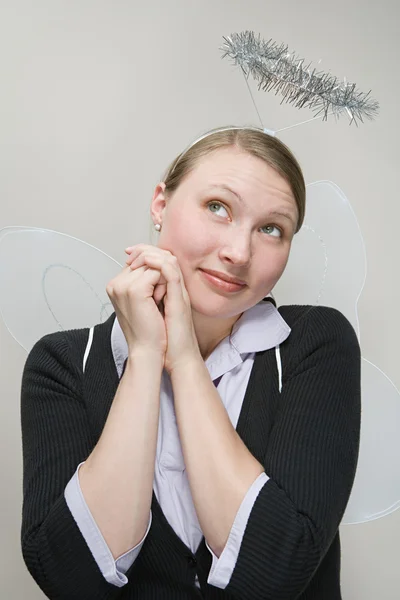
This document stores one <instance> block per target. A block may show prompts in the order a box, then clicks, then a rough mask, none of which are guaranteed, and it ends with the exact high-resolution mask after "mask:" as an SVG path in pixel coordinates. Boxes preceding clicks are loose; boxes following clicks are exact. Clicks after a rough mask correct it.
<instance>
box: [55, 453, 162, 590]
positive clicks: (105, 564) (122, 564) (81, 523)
mask: <svg viewBox="0 0 400 600" xmlns="http://www.w3.org/2000/svg"><path fill="white" fill-rule="evenodd" d="M82 465H83V462H81V463H80V464H79V465H78V467H77V469H76V471H75V473H74V475H73V477H72V478H71V479H70V481H69V482H68V484H67V486H66V488H65V491H64V496H65V501H66V503H67V505H68V508H69V510H70V511H71V513H72V516H73V517H74V519H75V521H76V524H77V526H78V528H79V530H80V532H81V534H82V536H83V537H84V539H85V541H86V543H87V545H88V546H89V549H90V551H91V553H92V555H93V558H94V559H95V561H96V563H97V565H98V567H99V569H100V571H101V572H102V574H103V576H104V578H105V579H106V580H107V581H108V582H109V583H111V584H113V585H115V586H117V587H122V586H124V585H125V584H126V583H128V578H127V577H126V575H125V573H126V572H127V571H128V569H129V567H131V565H132V564H133V563H134V561H135V560H136V558H137V556H138V554H139V552H140V550H141V548H142V546H143V543H144V540H145V539H146V536H147V534H148V532H149V530H150V526H151V521H152V514H151V511H150V519H149V524H148V527H147V530H146V533H145V535H144V537H143V539H142V540H141V541H140V542H139V544H137V545H136V546H135V547H134V548H131V549H130V550H128V552H125V553H124V554H122V555H121V556H119V557H118V558H117V560H114V557H113V555H112V552H111V550H110V549H109V547H108V545H107V542H106V541H105V539H104V537H103V535H102V533H101V531H100V529H99V527H98V525H97V523H96V521H95V520H94V518H93V516H92V513H91V512H90V510H89V507H88V505H87V504H86V501H85V498H84V496H83V493H82V490H81V487H80V484H79V476H78V472H79V468H80V467H81V466H82Z"/></svg>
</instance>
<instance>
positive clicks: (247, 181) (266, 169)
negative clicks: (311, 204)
mask: <svg viewBox="0 0 400 600" xmlns="http://www.w3.org/2000/svg"><path fill="white" fill-rule="evenodd" d="M188 183H190V184H191V185H195V186H196V187H198V188H201V189H202V190H208V189H210V190H211V189H212V188H215V187H219V186H221V189H224V187H225V186H227V187H229V188H231V189H233V190H234V191H235V192H236V193H237V194H238V195H240V196H241V197H243V199H244V200H246V199H248V200H250V199H251V200H252V201H254V199H255V198H259V199H260V200H263V201H265V200H267V199H274V200H276V201H281V202H283V203H285V204H286V206H287V207H289V206H291V207H292V209H294V210H295V211H297V206H296V202H295V199H294V195H293V192H292V188H291V186H290V184H289V183H288V181H286V179H285V178H284V177H283V176H282V175H280V173H278V171H276V170H275V169H274V168H273V167H271V166H270V165H269V164H267V162H266V161H265V160H263V159H261V158H258V157H256V156H253V155H252V154H249V153H248V152H245V151H243V150H241V149H239V148H236V147H229V148H221V149H218V150H214V151H213V152H210V153H209V154H207V155H206V156H203V157H202V158H201V159H199V161H198V162H197V164H196V166H195V168H194V169H193V171H192V172H191V173H190V174H189V176H188ZM225 191H226V190H225ZM228 193H229V192H228Z"/></svg>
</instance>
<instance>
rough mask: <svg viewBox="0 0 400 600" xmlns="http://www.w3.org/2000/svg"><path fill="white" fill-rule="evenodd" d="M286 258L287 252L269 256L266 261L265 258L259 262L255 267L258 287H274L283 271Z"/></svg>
mask: <svg viewBox="0 0 400 600" xmlns="http://www.w3.org/2000/svg"><path fill="white" fill-rule="evenodd" d="M288 258H289V251H288V250H286V251H284V252H283V251H282V252H277V253H273V254H271V255H270V256H269V258H268V260H266V259H265V257H264V258H263V260H260V262H259V263H258V265H257V273H258V278H259V281H260V285H263V284H267V285H275V284H276V283H277V281H278V280H279V279H280V277H281V276H282V274H283V272H284V270H285V267H286V264H287V261H288Z"/></svg>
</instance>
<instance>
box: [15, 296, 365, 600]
mask: <svg viewBox="0 0 400 600" xmlns="http://www.w3.org/2000/svg"><path fill="white" fill-rule="evenodd" d="M279 311H280V313H281V314H282V316H283V318H284V319H285V320H286V321H287V323H288V324H289V326H290V327H291V328H292V331H291V334H290V335H289V337H288V339H287V340H286V341H285V342H284V343H282V344H281V347H280V351H281V360H282V369H283V378H282V390H281V393H279V387H278V372H277V365H276V358H275V351H274V349H271V350H267V351H263V352H257V353H256V357H255V361H254V365H253V368H252V371H251V375H250V380H249V383H248V386H247V389H246V393H245V397H244V400H243V405H242V409H241V412H240V416H239V421H238V424H237V432H238V434H239V435H240V437H241V438H242V440H243V441H244V443H245V444H246V446H247V447H248V448H249V450H250V451H251V452H252V454H253V455H254V456H255V457H256V458H257V459H258V460H259V461H260V462H261V463H262V464H263V465H264V468H265V472H266V474H267V475H268V476H269V477H270V480H269V481H268V482H267V483H266V485H265V486H264V487H263V488H262V490H261V492H260V494H259V495H258V497H257V499H256V501H255V504H254V506H253V508H252V512H251V514H250V517H249V520H248V523H247V526H246V530H245V533H244V537H243V541H242V544H241V548H240V552H239V555H238V559H237V562H236V566H235V568H234V571H233V573H232V577H231V579H230V582H229V584H228V586H227V587H226V588H225V590H221V589H219V588H216V587H214V586H211V585H209V584H207V577H208V573H209V570H210V567H211V555H210V552H209V551H208V549H207V547H206V545H205V542H204V538H203V540H202V542H201V543H200V546H199V548H198V550H197V552H196V553H195V554H193V553H192V552H191V551H190V549H189V548H188V547H187V546H186V545H185V544H184V543H183V542H182V540H181V539H180V538H179V537H178V536H177V535H176V533H175V532H174V530H173V529H172V527H171V526H170V524H169V523H168V521H167V520H166V518H165V516H164V514H163V513H162V510H161V508H160V506H159V504H158V502H157V499H156V497H155V495H154V492H153V499H152V512H153V520H152V525H151V528H150V531H149V533H148V536H147V538H146V540H145V543H144V545H143V547H142V549H141V551H140V554H139V556H138V557H137V559H136V561H135V562H134V563H133V565H132V566H131V568H130V569H129V570H128V572H127V573H126V575H127V577H128V580H129V581H128V583H127V584H126V585H125V586H124V587H122V588H118V587H116V586H113V585H111V584H109V583H108V582H107V581H106V580H105V579H104V577H103V575H102V574H101V572H100V570H99V568H98V566H97V564H96V562H95V560H94V558H93V557H92V554H91V552H90V550H89V548H88V546H87V544H86V542H85V540H84V538H83V537H82V535H81V533H80V531H79V529H78V527H77V525H76V523H75V520H74V519H73V517H72V515H71V513H70V511H69V509H68V506H67V504H66V502H65V498H64V488H65V486H66V484H67V483H68V481H69V479H70V478H71V477H72V475H73V474H74V472H75V470H76V468H77V465H78V464H79V463H80V462H82V461H84V460H85V459H86V458H87V457H88V456H89V454H90V453H91V451H92V450H93V448H94V446H95V444H96V443H97V440H98V439H99V437H100V435H101V432H102V429H103V426H104V424H105V421H106V419H107V415H108V412H109V409H110V406H111V403H112V401H113V398H114V395H115V392H116V389H117V387H118V382H119V380H118V375H117V371H116V367H115V364H114V360H113V356H112V351H111V344H110V337H111V328H112V325H113V322H114V318H115V315H112V316H111V317H110V318H109V319H108V320H107V321H106V322H105V323H104V324H101V325H97V326H96V327H95V331H94V339H93V345H92V348H91V351H90V355H89V359H88V362H87V364H86V369H85V374H84V375H83V372H82V362H83V354H84V351H85V347H86V344H87V339H88V329H78V330H71V331H67V332H59V333H54V334H50V335H47V336H45V337H44V338H42V339H41V340H40V341H39V342H37V343H36V345H35V346H34V348H33V349H32V350H31V352H30V354H29V356H28V359H27V362H26V365H25V369H24V373H23V380H22V397H21V419H22V441H23V468H24V473H23V494H24V498H23V518H22V531H21V539H22V551H23V557H24V560H25V563H26V565H27V567H28V569H29V571H30V573H31V575H32V577H33V578H34V579H35V580H36V582H37V584H38V585H39V586H40V588H41V589H42V590H43V591H44V593H45V594H46V595H47V596H48V597H49V598H51V599H52V600H56V599H57V600H117V599H118V600H128V599H132V600H133V599H140V600H179V599H182V600H184V599H189V598H202V597H203V598H209V599H221V600H222V599H223V598H225V599H232V600H234V599H242V600H294V599H298V600H340V599H341V592H340V540H339V531H338V527H339V524H340V521H341V519H342V516H343V513H344V510H345V508H346V505H347V502H348V499H349V495H350V492H351V488H352V485H353V480H354V476H355V471H356V465H357V458H358V450H359V435H360V417H361V403H360V348H359V344H358V340H357V337H356V335H355V332H354V330H353V328H352V326H351V325H350V323H349V322H348V321H347V319H345V317H344V316H343V315H342V314H341V313H340V312H339V311H337V310H335V309H332V308H326V307H309V306H283V307H281V308H280V309H279ZM121 477H123V473H121ZM196 573H197V574H198V577H199V581H200V584H201V591H200V590H199V588H198V587H196V586H195V583H194V581H195V574H196Z"/></svg>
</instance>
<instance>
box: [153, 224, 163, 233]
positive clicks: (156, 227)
mask: <svg viewBox="0 0 400 600" xmlns="http://www.w3.org/2000/svg"><path fill="white" fill-rule="evenodd" d="M154 228H155V229H156V230H157V231H161V225H160V223H156V224H155V225H154Z"/></svg>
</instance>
